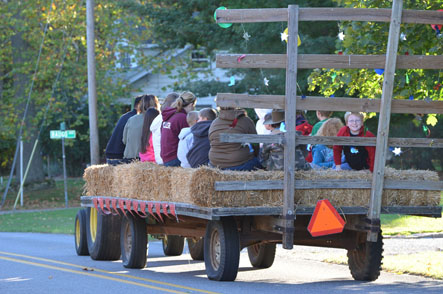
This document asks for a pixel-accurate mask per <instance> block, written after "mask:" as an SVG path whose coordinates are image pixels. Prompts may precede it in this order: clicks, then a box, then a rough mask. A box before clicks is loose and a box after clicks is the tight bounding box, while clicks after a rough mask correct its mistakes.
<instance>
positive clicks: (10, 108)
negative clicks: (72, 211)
mask: <svg viewBox="0 0 443 294" xmlns="http://www.w3.org/2000/svg"><path fill="white" fill-rule="evenodd" d="M138 2H139V3H142V4H143V3H145V2H146V1H138ZM0 12H1V13H2V17H1V18H0V61H1V62H0V97H1V100H0V130H1V134H0V137H1V139H2V142H1V144H0V162H1V164H2V168H3V170H4V169H6V168H7V167H9V166H10V164H11V162H12V157H13V152H14V150H15V141H16V138H17V133H18V130H19V126H20V121H21V120H22V117H23V112H24V105H26V100H27V97H28V95H30V94H29V93H30V87H31V82H32V81H33V82H34V85H33V89H32V93H31V95H30V97H31V99H30V104H29V105H30V107H29V112H28V115H27V116H26V119H25V128H24V132H23V138H24V140H25V148H24V149H25V160H24V163H25V166H26V163H27V161H28V158H29V154H30V152H31V150H32V147H33V145H34V141H35V138H36V136H37V134H38V132H39V130H40V125H41V124H42V123H43V127H44V128H43V132H42V134H41V136H40V141H41V142H42V145H41V147H40V146H38V147H37V152H36V153H35V157H34V160H33V161H32V166H31V170H30V172H29V179H31V180H40V179H41V178H42V177H43V175H44V174H43V170H44V169H43V167H42V165H43V161H42V156H44V155H45V154H51V155H52V156H53V155H54V154H52V153H53V152H54V153H55V154H57V157H59V154H60V151H59V150H60V146H59V145H60V143H59V141H52V140H49V138H48V137H49V129H59V124H60V122H62V121H65V122H66V126H67V128H68V129H76V130H77V139H76V140H75V141H69V140H67V141H66V143H67V154H70V153H71V152H70V148H72V149H71V151H72V150H75V151H76V153H75V155H74V156H72V157H74V158H75V160H76V161H74V160H73V159H72V158H70V157H69V156H68V159H71V160H73V162H72V163H73V164H75V166H76V167H77V170H80V173H81V169H79V167H80V168H81V167H84V166H83V163H84V162H88V161H89V160H88V159H87V158H89V148H85V146H87V143H88V142H89V134H88V132H89V131H88V112H87V108H88V107H87V65H86V23H85V18H86V6H85V3H84V1H80V2H79V1H76V0H63V1H62V0H53V1H49V0H44V1H41V0H29V1H26V2H24V1H6V0H5V1H0ZM95 19H96V24H95V28H96V42H95V44H96V48H95V49H96V67H97V71H96V75H97V99H98V115H99V117H98V123H99V128H100V135H101V136H103V138H102V139H103V140H101V148H100V150H101V151H103V150H104V146H105V144H106V142H107V140H106V139H107V138H105V136H106V134H110V133H111V131H112V128H113V127H114V124H115V121H116V119H117V118H118V116H119V115H121V113H120V111H121V108H120V107H117V108H118V109H115V108H116V107H114V106H113V104H114V103H115V101H116V99H117V98H120V97H127V96H128V95H129V92H130V90H131V89H130V88H129V87H128V83H127V82H126V81H125V80H124V79H122V78H121V77H119V75H118V74H119V73H122V72H125V71H127V68H125V67H117V66H116V64H117V63H119V62H121V60H119V59H118V56H120V57H123V56H125V53H128V52H130V53H133V52H132V50H133V48H135V47H137V46H139V45H140V44H142V43H143V42H145V41H146V40H149V39H150V35H149V34H150V30H149V29H148V27H149V26H148V25H147V24H146V20H145V19H142V18H140V17H139V16H137V15H133V14H131V13H128V12H127V11H125V10H123V9H122V7H121V6H120V5H119V1H117V0H113V1H109V0H106V1H105V0H96V1H95ZM47 24H48V25H47ZM46 25H47V29H46V32H45V27H46ZM43 36H44V42H43V45H42V50H41V54H40V59H39V64H38V67H36V64H37V59H38V56H39V49H40V44H41V43H42V40H43ZM122 41H124V42H122ZM123 43H127V44H131V45H132V47H131V46H122V45H121V44H123ZM134 58H135V59H137V60H138V64H139V65H140V66H144V67H146V68H155V67H156V65H155V64H152V63H150V62H151V61H150V59H148V58H145V57H144V56H142V54H141V53H140V52H137V53H136V55H135V56H134ZM36 68H37V70H36V71H35V69H36ZM59 72H60V77H59V79H58V82H57V84H55V81H56V78H57V75H58V74H59ZM34 75H35V76H34ZM53 88H54V89H55V91H53V90H52V89H53ZM48 104H49V111H48V113H47V116H46V119H45V120H44V114H45V109H46V107H47V106H48ZM115 110H117V111H115ZM114 111H115V112H114ZM79 158H80V160H81V161H79V160H78V159H79ZM78 173H79V172H77V174H78Z"/></svg>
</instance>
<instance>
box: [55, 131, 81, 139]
mask: <svg viewBox="0 0 443 294" xmlns="http://www.w3.org/2000/svg"><path fill="white" fill-rule="evenodd" d="M49 137H50V138H51V139H61V138H65V139H75V130H66V131H60V130H51V131H50V132H49Z"/></svg>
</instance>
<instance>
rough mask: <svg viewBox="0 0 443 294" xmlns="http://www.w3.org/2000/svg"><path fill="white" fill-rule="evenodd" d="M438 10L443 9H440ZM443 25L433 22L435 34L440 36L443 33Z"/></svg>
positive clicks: (432, 26)
mask: <svg viewBox="0 0 443 294" xmlns="http://www.w3.org/2000/svg"><path fill="white" fill-rule="evenodd" d="M437 11H443V9H439V10H437ZM442 27H443V25H441V24H431V28H432V29H433V30H434V31H435V35H436V36H437V37H439V36H440V35H441V29H442Z"/></svg>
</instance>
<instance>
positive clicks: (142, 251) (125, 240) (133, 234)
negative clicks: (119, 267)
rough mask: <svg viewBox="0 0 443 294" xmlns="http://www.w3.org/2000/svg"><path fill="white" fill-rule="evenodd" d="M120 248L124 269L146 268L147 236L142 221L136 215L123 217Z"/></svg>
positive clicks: (144, 224) (143, 221)
mask: <svg viewBox="0 0 443 294" xmlns="http://www.w3.org/2000/svg"><path fill="white" fill-rule="evenodd" d="M120 247H121V249H122V250H121V255H122V262H123V266H124V267H126V268H144V267H145V266H146V258H147V252H148V248H147V247H148V234H147V232H146V222H145V220H144V219H142V218H141V217H139V216H137V215H134V216H132V215H128V216H127V217H123V219H122V226H121V232H120Z"/></svg>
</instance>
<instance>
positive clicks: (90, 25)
mask: <svg viewBox="0 0 443 294" xmlns="http://www.w3.org/2000/svg"><path fill="white" fill-rule="evenodd" d="M94 6H95V4H94V0H86V44H87V54H88V101H89V142H90V144H89V147H90V152H91V164H99V163H100V150H99V141H98V124H97V91H96V87H95V45H94V43H95V35H94Z"/></svg>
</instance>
